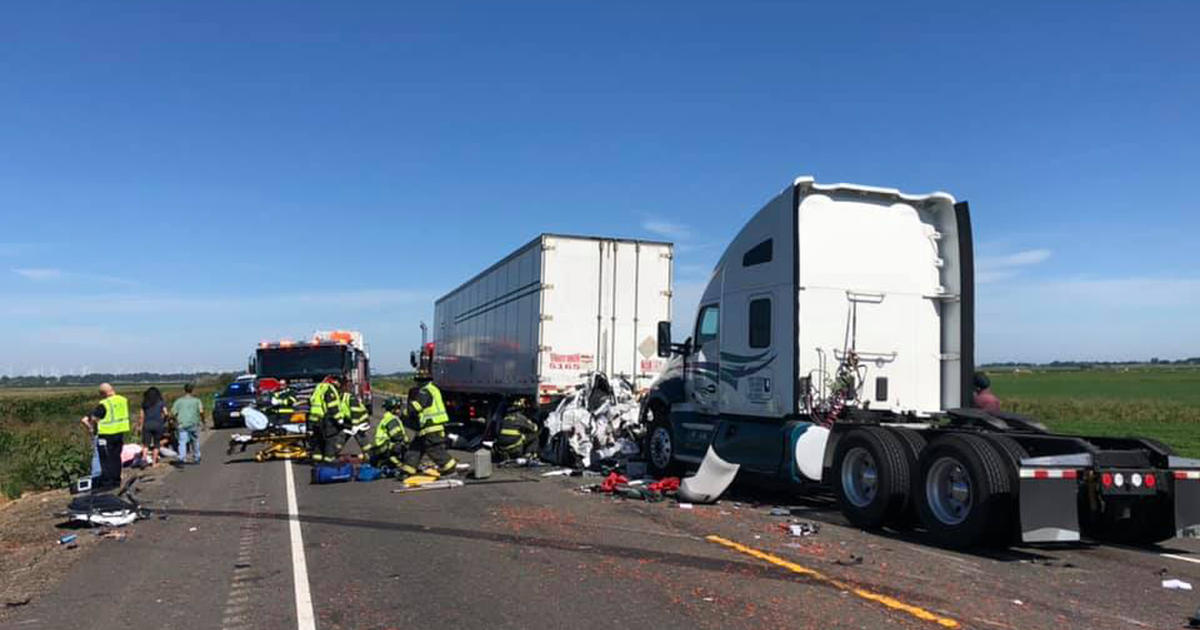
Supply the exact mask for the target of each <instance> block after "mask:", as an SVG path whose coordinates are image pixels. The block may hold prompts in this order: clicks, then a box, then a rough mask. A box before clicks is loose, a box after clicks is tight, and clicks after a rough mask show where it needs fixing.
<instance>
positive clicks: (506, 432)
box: [500, 429, 521, 437]
mask: <svg viewBox="0 0 1200 630" xmlns="http://www.w3.org/2000/svg"><path fill="white" fill-rule="evenodd" d="M500 435H511V436H514V437H521V431H520V429H500Z"/></svg>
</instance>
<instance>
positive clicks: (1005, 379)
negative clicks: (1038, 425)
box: [988, 367, 1200, 457]
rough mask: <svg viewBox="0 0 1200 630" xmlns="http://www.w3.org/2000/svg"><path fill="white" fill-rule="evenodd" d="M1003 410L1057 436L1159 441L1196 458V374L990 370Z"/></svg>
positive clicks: (1199, 387) (1199, 413) (1199, 438)
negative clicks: (1036, 422) (1027, 417)
mask: <svg viewBox="0 0 1200 630" xmlns="http://www.w3.org/2000/svg"><path fill="white" fill-rule="evenodd" d="M988 376H989V377H991V379H992V391H994V392H995V393H996V395H997V396H998V397H999V398H1000V400H1001V402H1002V403H1003V405H1004V407H1005V408H1007V409H1010V410H1012V411H1015V412H1017V413H1022V414H1026V415H1030V416H1034V417H1036V418H1038V419H1039V420H1041V421H1042V422H1044V423H1046V425H1047V426H1048V427H1050V428H1051V429H1052V430H1054V431H1056V432H1059V433H1072V434H1078V435H1100V436H1112V437H1126V436H1138V437H1150V438H1155V439H1158V440H1162V441H1163V442H1166V443H1167V444H1169V445H1171V446H1172V447H1173V448H1175V449H1176V450H1177V451H1178V452H1179V454H1181V455H1187V456H1191V457H1200V369H1195V368H1152V367H1145V368H1128V369H1122V368H1114V369H1093V370H1035V371H1032V372H1025V371H1022V372H1020V373H1014V372H1012V371H1011V370H1009V371H989V372H988Z"/></svg>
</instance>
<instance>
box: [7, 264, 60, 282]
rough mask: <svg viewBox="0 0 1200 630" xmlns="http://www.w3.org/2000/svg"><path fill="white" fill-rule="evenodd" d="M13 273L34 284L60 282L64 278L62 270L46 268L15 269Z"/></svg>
mask: <svg viewBox="0 0 1200 630" xmlns="http://www.w3.org/2000/svg"><path fill="white" fill-rule="evenodd" d="M13 273H15V274H17V275H18V276H21V277H22V278H25V279H27V280H33V281H34V282H44V281H47V280H58V279H59V278H61V277H63V272H62V269H48V268H44V267H37V268H33V267H30V268H24V269H13Z"/></svg>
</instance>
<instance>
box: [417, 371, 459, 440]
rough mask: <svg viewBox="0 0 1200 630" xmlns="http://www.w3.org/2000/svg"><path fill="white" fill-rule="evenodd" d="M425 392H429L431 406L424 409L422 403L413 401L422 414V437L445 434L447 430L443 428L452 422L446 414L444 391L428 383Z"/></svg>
mask: <svg viewBox="0 0 1200 630" xmlns="http://www.w3.org/2000/svg"><path fill="white" fill-rule="evenodd" d="M421 389H424V390H425V391H427V392H429V397H430V399H431V400H430V403H429V406H427V407H424V408H422V407H421V403H419V402H417V401H415V400H414V401H413V406H414V407H416V408H417V409H418V410H419V411H420V412H421V415H420V419H421V432H420V435H430V434H433V433H443V432H445V428H444V427H443V426H442V425H444V424H446V423H447V422H449V421H450V416H449V415H448V414H447V413H446V405H445V403H443V402H442V390H440V389H438V388H437V385H434V384H433V383H426V384H425V386H424V387H422V388H421Z"/></svg>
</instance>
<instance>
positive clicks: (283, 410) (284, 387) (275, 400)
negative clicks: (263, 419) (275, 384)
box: [265, 381, 300, 424]
mask: <svg viewBox="0 0 1200 630" xmlns="http://www.w3.org/2000/svg"><path fill="white" fill-rule="evenodd" d="M298 404H300V399H299V398H298V397H297V396H296V390H294V389H292V388H291V386H290V385H288V382H287V381H280V384H279V389H277V390H275V391H273V392H271V393H270V394H269V395H268V396H267V408H266V409H265V411H266V413H267V415H268V416H269V417H270V418H271V419H272V420H274V421H275V422H276V423H280V424H286V423H288V422H291V421H292V416H293V415H295V414H296V405H298Z"/></svg>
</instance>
